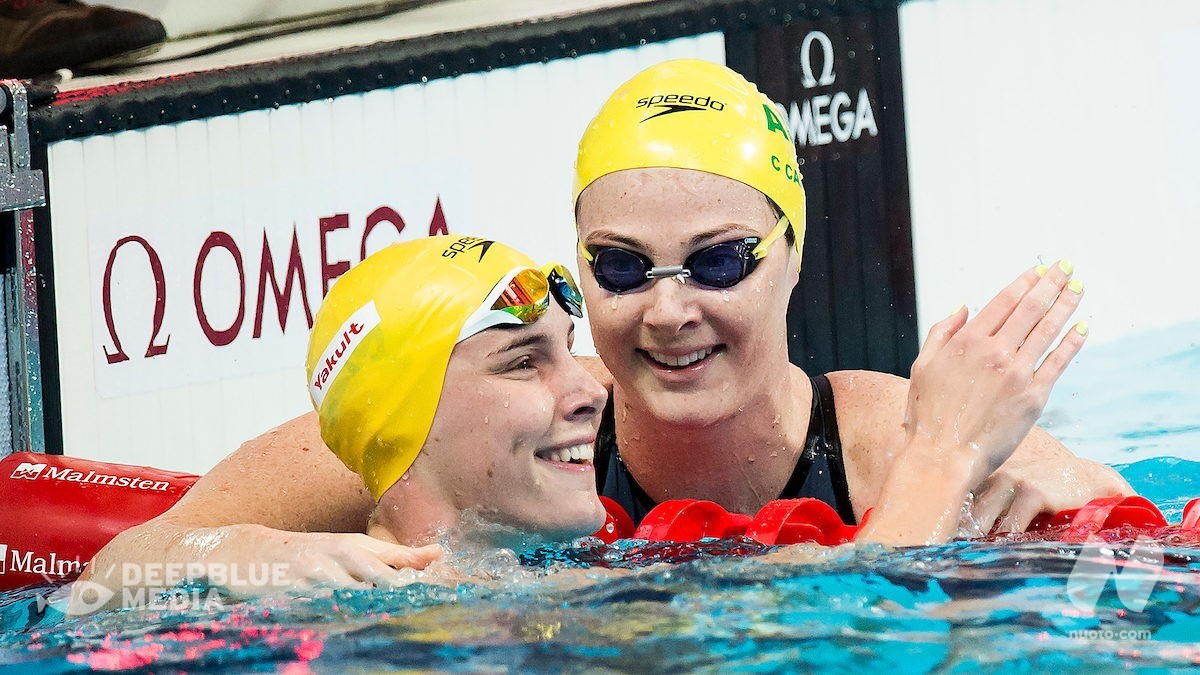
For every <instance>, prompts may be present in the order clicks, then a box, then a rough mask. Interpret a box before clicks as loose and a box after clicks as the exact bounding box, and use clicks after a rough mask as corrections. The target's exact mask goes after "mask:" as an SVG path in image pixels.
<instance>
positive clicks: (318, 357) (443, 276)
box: [306, 235, 604, 544]
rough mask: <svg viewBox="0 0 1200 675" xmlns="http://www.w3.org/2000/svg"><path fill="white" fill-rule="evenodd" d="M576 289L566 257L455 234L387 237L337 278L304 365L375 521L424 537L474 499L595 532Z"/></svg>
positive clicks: (532, 525) (507, 521)
mask: <svg viewBox="0 0 1200 675" xmlns="http://www.w3.org/2000/svg"><path fill="white" fill-rule="evenodd" d="M581 301H582V300H581V298H580V297H579V292H578V290H577V289H576V287H575V282H574V280H573V279H572V277H571V274H570V272H568V271H567V270H566V269H565V268H564V267H562V266H561V265H552V266H547V267H545V268H539V267H537V266H536V265H534V263H533V261H532V260H530V259H529V258H528V257H526V256H524V255H522V254H521V253H518V252H517V251H515V250H513V249H511V248H509V247H508V246H505V245H504V244H501V243H499V242H495V241H490V240H486V239H480V238H477V237H470V236H459V235H446V236H438V237H429V238H425V239H419V240H415V241H410V242H405V243H402V244H394V245H392V246H389V247H388V248H386V249H384V250H382V251H379V252H378V253H375V254H374V255H372V256H370V257H368V258H367V259H366V260H364V261H363V262H362V263H361V264H359V265H357V266H355V267H354V268H352V269H351V270H350V271H349V272H347V273H346V274H345V275H343V276H342V277H341V278H340V279H339V280H338V282H337V283H336V284H335V285H334V287H333V288H332V289H331V290H330V292H329V295H328V296H327V297H326V298H325V300H324V302H323V303H322V305H321V309H320V310H319V311H318V313H317V316H316V318H315V320H314V325H313V330H312V334H311V337H310V341H309V348H308V357H307V360H306V369H307V372H308V384H309V393H310V395H311V397H312V401H313V405H314V407H315V408H316V410H317V412H318V414H319V418H320V425H321V436H322V438H323V439H324V440H325V442H326V444H327V445H328V446H329V448H330V449H331V450H332V451H333V452H334V454H336V455H337V456H338V457H339V458H340V459H341V460H342V461H343V462H344V463H345V464H346V466H347V467H349V468H350V469H351V470H352V471H354V472H355V473H357V474H359V475H360V476H361V477H362V479H363V481H364V483H365V484H366V486H367V488H368V489H369V490H370V492H371V495H372V496H373V497H374V498H375V499H376V500H377V502H378V508H377V509H376V511H375V514H374V516H373V518H372V523H371V528H370V530H369V531H368V533H369V534H372V535H373V536H377V537H380V538H384V539H390V540H394V541H395V542H397V543H403V544H412V543H420V542H423V541H427V540H429V539H430V538H431V537H433V536H434V535H435V534H436V533H437V532H439V531H445V530H447V529H449V528H453V527H455V526H456V525H457V524H458V523H459V520H460V517H461V515H462V514H463V513H464V512H467V511H471V512H474V513H475V514H477V515H478V516H479V517H480V518H481V519H483V520H485V521H489V522H494V523H499V524H502V525H507V526H511V527H513V528H516V529H518V530H520V531H522V532H530V533H536V534H541V535H545V536H547V537H550V538H569V537H573V536H579V535H582V534H588V533H591V532H594V531H596V529H597V528H598V527H599V526H600V524H601V523H602V522H603V514H604V512H603V509H602V507H601V506H600V503H599V501H598V500H597V498H596V492H595V487H594V486H595V475H594V470H593V468H592V461H591V460H592V444H593V441H594V439H595V434H596V426H597V424H598V422H599V413H600V410H601V409H602V406H603V402H604V398H603V397H604V390H603V389H602V388H601V387H600V385H599V384H598V383H597V382H596V381H595V380H594V379H593V378H592V377H591V376H590V375H588V374H587V372H586V371H584V370H583V369H582V368H581V367H580V366H579V365H578V364H577V363H576V362H575V359H574V358H573V357H572V356H571V353H570V341H571V336H572V335H573V330H574V328H573V325H572V320H571V316H572V315H574V316H581V309H580V302H581Z"/></svg>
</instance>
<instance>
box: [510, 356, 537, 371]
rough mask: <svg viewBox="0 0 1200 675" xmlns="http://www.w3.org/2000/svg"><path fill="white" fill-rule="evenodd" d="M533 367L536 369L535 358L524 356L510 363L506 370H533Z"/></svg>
mask: <svg viewBox="0 0 1200 675" xmlns="http://www.w3.org/2000/svg"><path fill="white" fill-rule="evenodd" d="M533 367H534V364H533V358H531V357H529V356H522V357H521V358H519V359H515V360H513V361H510V362H509V364H508V366H507V367H506V368H505V370H508V371H520V370H532V369H533Z"/></svg>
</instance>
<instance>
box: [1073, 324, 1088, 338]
mask: <svg viewBox="0 0 1200 675" xmlns="http://www.w3.org/2000/svg"><path fill="white" fill-rule="evenodd" d="M1075 332H1076V333H1079V334H1080V335H1087V334H1088V323H1087V322H1086V321H1080V322H1079V323H1077V324H1075Z"/></svg>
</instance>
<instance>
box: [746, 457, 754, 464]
mask: <svg viewBox="0 0 1200 675" xmlns="http://www.w3.org/2000/svg"><path fill="white" fill-rule="evenodd" d="M746 461H747V462H749V463H751V464H753V463H754V458H753V457H747V458H746Z"/></svg>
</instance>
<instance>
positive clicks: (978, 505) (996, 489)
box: [971, 476, 1017, 534]
mask: <svg viewBox="0 0 1200 675" xmlns="http://www.w3.org/2000/svg"><path fill="white" fill-rule="evenodd" d="M1016 494H1017V493H1016V491H1015V490H1013V489H1012V488H1011V487H1000V485H999V484H998V483H997V481H995V480H994V479H993V477H991V476H989V477H988V478H987V479H986V480H984V482H983V483H980V485H979V488H978V489H977V490H976V491H975V500H974V503H973V504H972V505H971V517H972V518H973V519H974V520H975V522H976V523H978V525H979V529H980V530H982V533H983V534H987V533H989V532H991V531H992V529H993V527H994V526H995V524H996V521H997V520H999V519H1000V515H1001V514H1002V513H1004V512H1005V511H1007V510H1008V508H1009V506H1011V505H1012V502H1013V499H1014V498H1015V497H1016Z"/></svg>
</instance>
